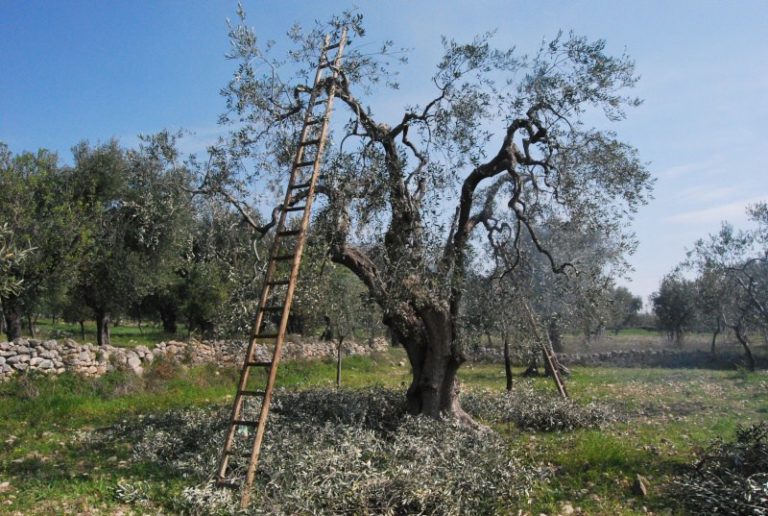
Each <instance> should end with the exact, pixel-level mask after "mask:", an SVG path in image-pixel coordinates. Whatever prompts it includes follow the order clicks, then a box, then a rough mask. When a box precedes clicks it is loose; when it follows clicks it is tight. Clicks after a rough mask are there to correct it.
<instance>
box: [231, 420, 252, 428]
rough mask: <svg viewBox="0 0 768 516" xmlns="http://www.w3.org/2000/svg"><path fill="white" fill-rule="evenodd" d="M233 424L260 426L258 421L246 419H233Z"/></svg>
mask: <svg viewBox="0 0 768 516" xmlns="http://www.w3.org/2000/svg"><path fill="white" fill-rule="evenodd" d="M232 424H233V425H237V426H250V427H251V428H253V427H255V426H259V422H258V421H245V420H243V419H233V420H232Z"/></svg>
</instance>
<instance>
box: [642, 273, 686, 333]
mask: <svg viewBox="0 0 768 516" xmlns="http://www.w3.org/2000/svg"><path fill="white" fill-rule="evenodd" d="M651 302H652V303H653V312H654V313H655V314H656V318H657V320H658V322H659V326H660V327H661V329H662V330H664V331H666V332H667V335H668V337H669V339H670V340H672V341H674V342H675V344H676V345H678V346H682V345H683V339H684V337H685V333H686V332H687V331H689V330H690V329H691V328H692V327H693V326H694V324H695V322H696V315H697V311H696V294H695V288H694V284H693V282H692V281H690V280H688V279H685V278H683V277H682V276H681V275H680V273H679V271H676V272H673V273H671V274H667V275H666V276H664V278H663V279H662V280H661V285H660V286H659V290H658V291H657V292H654V293H653V294H652V295H651Z"/></svg>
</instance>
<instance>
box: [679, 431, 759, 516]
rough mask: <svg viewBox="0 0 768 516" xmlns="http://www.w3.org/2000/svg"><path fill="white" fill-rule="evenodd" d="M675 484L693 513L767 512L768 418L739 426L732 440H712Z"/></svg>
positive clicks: (745, 513)
mask: <svg viewBox="0 0 768 516" xmlns="http://www.w3.org/2000/svg"><path fill="white" fill-rule="evenodd" d="M676 485H677V487H676V490H677V491H678V494H679V498H680V499H681V500H683V501H684V504H685V505H686V506H687V508H689V509H690V510H691V511H692V512H694V513H698V514H715V513H716V514H738V515H747V514H749V515H760V516H765V515H767V514H768V422H765V421H763V422H761V423H758V424H755V425H752V426H749V427H741V428H739V429H738V430H737V431H736V440H735V441H733V442H726V441H724V440H722V439H717V440H715V441H713V442H712V443H710V444H709V446H708V447H707V448H706V449H705V450H703V451H702V452H701V453H700V454H699V457H698V458H697V460H696V462H695V463H694V465H693V467H692V471H691V472H690V473H688V474H686V475H684V476H683V477H682V478H681V479H680V480H679V481H678V482H677V484H676Z"/></svg>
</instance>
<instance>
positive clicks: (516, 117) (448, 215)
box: [201, 12, 651, 424]
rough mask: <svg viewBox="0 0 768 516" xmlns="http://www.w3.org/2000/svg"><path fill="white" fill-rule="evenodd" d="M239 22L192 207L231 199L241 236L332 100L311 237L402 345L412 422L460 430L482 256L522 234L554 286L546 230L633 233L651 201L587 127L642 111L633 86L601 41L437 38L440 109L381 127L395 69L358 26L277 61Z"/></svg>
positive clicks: (312, 39) (427, 102)
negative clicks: (265, 191) (317, 78)
mask: <svg viewBox="0 0 768 516" xmlns="http://www.w3.org/2000/svg"><path fill="white" fill-rule="evenodd" d="M240 15H241V21H240V23H239V24H237V25H233V26H232V27H231V31H230V38H231V42H232V51H231V54H230V56H229V57H230V58H232V59H233V60H235V61H236V62H237V70H236V72H235V74H234V76H233V78H232V80H231V81H230V82H229V83H228V84H227V86H226V87H225V88H224V89H223V94H224V96H225V98H226V101H227V106H228V111H227V112H226V113H225V114H224V115H223V116H222V121H223V122H225V123H231V124H232V126H233V131H232V136H231V138H229V139H228V140H227V141H225V142H221V144H220V145H218V146H216V148H214V149H212V154H211V160H210V164H209V166H207V167H205V169H204V171H202V178H201V190H205V191H208V192H210V193H217V194H219V195H222V196H224V197H225V198H227V199H230V200H231V202H233V204H235V205H236V206H238V207H239V208H240V209H241V210H242V212H243V213H244V216H246V218H247V214H248V213H252V212H253V210H257V209H258V208H259V207H260V206H263V204H264V203H263V198H256V199H254V198H253V194H254V189H253V188H252V186H251V185H253V183H254V182H259V181H261V182H262V183H264V184H268V182H269V181H272V182H275V179H277V180H278V183H279V184H282V183H283V182H284V179H279V178H280V177H282V178H284V177H285V174H286V168H288V167H289V165H290V159H291V156H292V154H293V149H294V148H295V144H296V140H297V135H298V132H299V130H300V128H301V125H302V115H303V112H304V108H306V106H307V103H308V101H309V99H310V95H311V93H312V91H313V88H317V89H318V90H321V91H334V94H335V97H336V106H337V107H336V111H335V113H334V124H333V133H332V141H331V143H330V145H329V149H328V152H327V154H326V159H325V163H324V166H323V177H322V180H321V182H320V184H319V187H318V190H317V191H318V195H319V199H318V202H317V203H316V207H317V209H316V214H315V221H314V225H315V227H316V228H318V230H321V231H323V232H324V237H323V238H324V239H325V240H326V241H327V242H329V253H330V257H331V259H332V260H333V261H334V262H335V263H337V264H340V265H342V266H344V267H347V268H348V269H349V270H350V271H352V272H353V273H354V274H355V275H356V276H357V277H358V278H359V279H360V280H361V281H362V282H363V283H364V284H365V285H366V287H367V289H368V290H369V292H370V294H371V296H372V298H373V299H374V300H375V301H376V303H377V304H378V305H379V306H380V307H381V310H382V313H383V323H384V324H385V325H386V326H387V327H388V328H389V329H390V330H391V331H392V332H393V333H394V335H395V336H396V337H397V339H398V340H399V341H400V342H401V343H402V344H403V346H404V348H405V351H406V352H407V356H408V359H409V361H410V365H411V371H412V379H411V383H410V386H409V387H408V390H407V394H406V398H407V406H408V409H409V411H410V412H411V413H414V414H427V415H430V416H434V417H437V416H438V415H439V414H441V413H445V414H448V415H451V416H454V417H457V418H459V419H460V420H462V421H464V422H466V423H468V424H472V422H471V419H470V418H469V417H468V416H467V415H466V414H465V413H464V411H463V410H462V409H461V406H460V403H459V397H458V392H459V385H458V381H457V378H456V372H457V371H458V369H459V367H460V366H461V364H462V362H464V361H465V355H464V351H463V347H464V338H463V332H462V328H461V325H460V324H459V317H458V316H459V313H460V307H461V305H462V295H463V292H464V281H465V278H466V276H467V272H468V271H469V270H472V269H473V268H475V267H478V266H479V265H478V264H479V263H481V262H482V261H483V260H485V259H486V258H487V257H486V256H484V252H483V250H482V247H481V246H480V245H478V244H479V242H480V238H481V236H482V235H483V234H484V235H485V236H486V237H488V238H491V239H492V240H493V241H494V242H497V243H498V242H502V241H511V242H514V241H516V240H518V239H520V238H521V236H522V235H524V234H525V235H527V236H528V237H529V238H531V239H532V241H533V242H534V245H535V247H536V248H537V250H538V251H539V252H541V253H542V254H543V255H544V256H545V257H546V259H547V260H548V262H549V263H550V266H551V267H552V269H553V270H556V271H561V272H562V271H566V270H568V269H569V268H570V267H571V266H570V265H569V261H568V257H567V256H565V253H561V252H559V251H560V250H558V249H552V248H546V247H545V246H544V245H543V244H541V243H540V240H539V238H538V232H537V230H536V227H537V223H538V222H540V221H541V220H545V219H557V220H560V221H562V222H563V223H565V222H568V223H569V224H571V226H572V227H573V228H574V230H580V229H584V230H587V229H588V230H589V231H592V232H596V233H601V234H603V235H606V236H607V237H613V236H615V235H619V234H625V233H626V232H627V227H626V224H627V221H628V218H629V217H630V215H631V213H632V212H633V211H634V210H635V209H636V208H637V207H638V205H640V204H642V203H643V202H644V201H645V199H646V196H647V194H648V192H649V188H650V186H651V179H650V176H649V173H648V172H647V171H646V169H645V168H644V166H643V164H642V163H641V162H640V161H639V159H638V157H637V153H636V150H635V149H634V148H633V147H632V146H630V145H628V144H627V143H624V142H622V141H621V140H619V139H618V138H617V136H616V135H615V134H614V133H613V132H610V131H606V130H602V129H600V128H595V127H591V126H590V125H589V124H588V123H587V119H589V120H595V119H596V117H597V116H603V117H605V118H607V120H608V121H618V120H621V119H622V118H624V116H625V109H626V108H628V107H632V106H636V105H638V104H639V100H637V99H636V98H633V97H631V96H628V95H627V94H626V93H625V90H626V89H627V88H631V87H632V86H634V85H635V83H636V81H637V76H636V75H635V71H634V63H633V62H632V61H631V60H630V59H629V58H628V57H627V56H625V55H620V56H613V55H611V54H609V53H608V52H607V51H606V45H605V42H604V41H602V40H597V41H590V40H588V39H587V38H584V37H581V36H577V35H574V34H569V35H564V34H558V35H557V36H556V37H554V38H553V39H552V40H551V41H549V42H546V43H545V44H543V45H541V47H540V49H539V50H538V51H537V52H535V53H533V54H532V55H530V56H526V55H518V54H517V53H516V52H515V51H514V50H513V49H497V48H494V46H493V45H492V39H493V38H492V34H485V35H481V36H478V37H476V38H475V39H474V40H472V41H469V42H466V43H460V42H457V41H454V40H452V39H449V38H444V39H443V41H442V45H443V56H442V58H440V60H439V61H438V62H437V64H436V67H435V71H434V74H433V75H432V78H431V85H432V87H433V88H434V94H433V95H432V96H430V97H427V98H425V99H422V100H421V101H419V100H418V99H409V100H405V99H404V101H403V104H404V105H405V107H404V108H403V110H402V112H401V114H400V115H399V116H394V117H393V116H389V117H387V118H386V119H385V118H383V117H382V116H381V115H380V114H379V113H378V112H377V107H376V105H375V97H374V95H373V94H374V92H376V91H378V90H379V89H381V88H387V87H397V82H396V79H397V75H396V71H397V68H398V67H399V66H405V64H404V63H399V61H400V60H399V59H398V58H397V56H399V55H400V54H396V53H394V52H393V51H392V46H391V45H390V44H389V43H387V44H385V45H384V46H383V48H381V49H380V51H379V52H377V53H371V51H370V46H369V45H358V41H360V40H361V39H362V38H364V36H365V31H364V28H363V25H362V17H361V16H360V15H357V14H349V13H347V14H345V15H342V16H340V17H337V18H334V19H333V20H332V21H331V23H330V24H328V25H317V26H315V27H314V28H311V29H308V30H304V29H302V28H301V27H294V28H293V29H291V31H290V32H289V34H288V38H289V40H290V43H291V45H292V48H291V49H290V50H289V51H288V53H287V54H285V55H282V56H278V51H277V49H278V48H279V47H278V46H277V45H274V44H273V43H270V42H266V43H265V44H263V45H262V44H261V42H260V41H259V40H258V38H257V36H256V34H255V33H254V32H253V30H252V29H251V28H249V27H248V26H247V24H246V23H245V17H244V15H243V14H242V12H241V13H240ZM342 26H346V27H348V29H349V30H350V31H351V33H352V34H353V36H354V38H355V39H356V40H355V43H354V44H353V45H351V46H350V48H349V49H348V51H347V53H346V54H345V57H344V63H343V67H342V70H341V71H340V73H339V75H338V78H337V79H336V84H335V89H333V90H331V82H330V81H332V80H334V79H332V78H326V79H325V80H323V81H321V82H320V84H318V85H316V86H315V85H313V83H312V82H311V80H310V78H311V77H312V76H313V71H314V68H315V66H316V63H317V60H318V56H319V49H320V46H321V41H322V35H323V34H324V33H325V32H327V31H330V32H333V33H335V35H336V36H338V33H339V29H340V27H342ZM258 192H259V193H261V192H262V190H258ZM254 200H255V201H256V202H249V201H254ZM259 201H261V202H259ZM503 220H506V221H508V222H503ZM271 225H273V223H268V224H267V226H266V227H261V228H260V229H261V230H266V229H268V227H270V226H271Z"/></svg>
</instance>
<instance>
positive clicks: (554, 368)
mask: <svg viewBox="0 0 768 516" xmlns="http://www.w3.org/2000/svg"><path fill="white" fill-rule="evenodd" d="M523 307H524V308H525V312H526V314H527V315H528V322H529V323H530V325H531V329H532V330H533V337H534V338H535V339H536V341H537V342H538V343H539V345H540V346H541V350H542V351H543V353H544V360H546V361H547V364H546V365H547V367H548V368H549V370H550V371H551V372H552V378H553V379H554V381H555V387H557V392H558V393H560V396H562V397H563V398H567V397H568V391H566V390H565V384H564V383H563V379H562V378H561V376H560V363H559V362H558V361H557V355H555V351H554V350H553V349H552V342H551V341H550V340H549V335H547V338H546V339H544V338H542V337H541V334H540V333H539V325H538V323H537V322H536V318H535V317H534V315H533V311H532V310H531V307H530V306H529V305H528V301H523Z"/></svg>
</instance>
